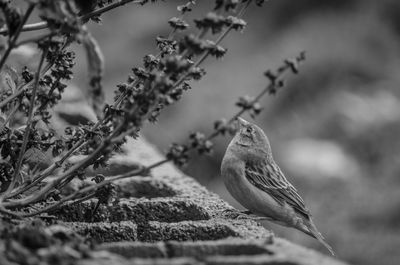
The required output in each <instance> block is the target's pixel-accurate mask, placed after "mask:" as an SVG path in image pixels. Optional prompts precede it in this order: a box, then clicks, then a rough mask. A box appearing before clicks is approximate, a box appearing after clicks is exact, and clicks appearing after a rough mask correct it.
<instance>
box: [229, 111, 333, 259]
mask: <svg viewBox="0 0 400 265" xmlns="http://www.w3.org/2000/svg"><path fill="white" fill-rule="evenodd" d="M239 126H240V128H239V130H238V132H237V133H236V135H235V136H234V138H233V139H232V141H231V142H230V144H229V146H228V148H227V150H226V153H225V156H224V158H223V160H222V164H221V175H222V178H223V180H224V183H225V186H226V187H227V189H228V191H229V192H230V193H231V194H232V196H233V197H234V198H235V199H236V200H237V201H238V202H239V203H240V204H242V205H243V206H244V207H246V208H247V209H248V210H250V211H251V212H252V213H254V214H256V215H258V216H261V217H266V218H267V219H269V220H271V221H273V222H275V223H278V224H280V225H284V226H289V227H293V228H296V229H298V230H300V231H302V232H304V233H306V234H308V235H310V236H312V237H314V238H316V239H317V240H318V241H320V242H321V243H322V244H323V245H324V246H325V247H326V248H327V249H328V250H329V251H330V252H331V254H332V255H334V252H333V250H332V248H331V247H330V246H329V245H328V244H327V243H326V242H325V240H324V238H323V236H322V235H321V234H320V233H319V232H318V230H317V228H316V227H315V225H314V223H313V221H312V220H311V214H310V211H309V210H308V209H307V207H306V205H305V203H304V200H303V199H302V198H301V197H300V195H299V194H298V192H297V190H296V188H295V187H293V185H292V184H290V183H289V181H288V180H287V179H286V178H285V176H284V174H283V173H282V171H281V169H280V168H279V166H278V165H277V164H276V163H275V161H274V159H273V157H272V152H271V147H270V144H269V141H268V138H267V136H266V135H265V134H264V132H263V130H262V129H261V128H259V127H258V126H256V125H254V124H251V123H249V122H247V121H245V120H243V119H241V118H239Z"/></svg>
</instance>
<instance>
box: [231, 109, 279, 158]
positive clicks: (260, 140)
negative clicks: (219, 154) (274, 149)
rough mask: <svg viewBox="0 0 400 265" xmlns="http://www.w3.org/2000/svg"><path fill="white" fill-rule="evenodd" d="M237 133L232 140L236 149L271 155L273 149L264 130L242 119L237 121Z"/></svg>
mask: <svg viewBox="0 0 400 265" xmlns="http://www.w3.org/2000/svg"><path fill="white" fill-rule="evenodd" d="M236 126H237V132H236V135H235V136H234V138H233V139H232V144H233V145H234V146H235V147H234V148H235V149H239V150H243V151H244V152H247V153H260V151H261V153H264V154H267V155H271V147H270V145H269V141H268V138H267V136H266V135H265V133H264V132H263V130H262V129H261V128H260V127H258V126H257V125H255V124H252V123H250V122H248V121H246V120H244V119H242V118H240V117H239V118H238V119H237V123H236Z"/></svg>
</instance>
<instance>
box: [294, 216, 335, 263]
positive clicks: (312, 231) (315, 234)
mask: <svg viewBox="0 0 400 265" xmlns="http://www.w3.org/2000/svg"><path fill="white" fill-rule="evenodd" d="M307 229H308V231H304V230H302V231H303V232H305V233H306V234H307V235H309V236H312V237H314V238H315V239H317V240H318V241H319V242H320V243H321V244H322V245H324V247H326V249H328V250H329V252H330V253H331V254H332V256H335V252H334V251H333V249H332V247H331V246H330V245H329V244H328V243H327V242H326V241H325V238H324V237H323V236H322V234H321V233H320V232H319V231H318V229H317V227H316V226H315V225H314V223H313V221H312V220H311V219H310V220H308V222H307Z"/></svg>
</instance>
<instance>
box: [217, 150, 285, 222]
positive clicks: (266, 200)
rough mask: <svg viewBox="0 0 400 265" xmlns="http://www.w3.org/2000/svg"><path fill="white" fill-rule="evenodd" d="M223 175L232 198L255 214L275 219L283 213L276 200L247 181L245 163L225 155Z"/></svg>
mask: <svg viewBox="0 0 400 265" xmlns="http://www.w3.org/2000/svg"><path fill="white" fill-rule="evenodd" d="M221 175H222V179H223V181H224V183H225V186H226V188H227V190H228V191H229V193H230V194H231V195H232V197H234V198H235V199H236V200H237V201H238V202H239V203H240V204H241V205H243V206H244V207H245V208H247V209H248V210H250V211H251V212H253V213H254V214H257V215H260V216H269V217H273V218H275V217H277V216H276V215H277V214H281V213H282V206H281V205H279V204H278V203H277V202H276V201H275V199H274V198H272V197H271V196H270V195H269V194H268V193H267V192H265V191H262V190H260V189H258V188H257V187H255V186H254V185H253V184H251V183H250V182H249V181H248V180H247V178H246V176H245V163H244V161H242V160H240V159H238V158H236V157H235V156H233V155H232V156H229V155H228V156H227V155H225V157H224V159H223V161H222V165H221Z"/></svg>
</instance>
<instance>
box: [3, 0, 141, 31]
mask: <svg viewBox="0 0 400 265" xmlns="http://www.w3.org/2000/svg"><path fill="white" fill-rule="evenodd" d="M129 2H132V3H135V4H139V3H141V2H142V1H141V0H119V1H116V2H114V3H112V4H110V5H108V6H105V7H102V8H99V9H97V10H94V11H92V12H90V13H87V14H85V15H83V16H80V17H79V20H81V21H85V20H87V19H89V18H91V17H94V16H98V15H101V14H103V13H105V12H107V11H109V10H111V9H114V8H117V7H119V6H122V5H125V4H127V3H129ZM47 27H48V25H47V22H45V21H43V22H38V23H33V24H28V25H25V26H24V27H23V28H22V29H21V31H34V30H41V29H46V28H47ZM8 32H9V31H8V29H6V28H3V29H0V35H7V34H8Z"/></svg>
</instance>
